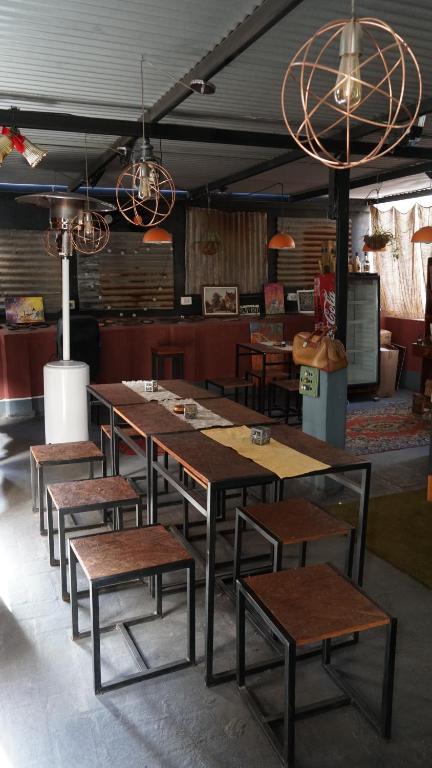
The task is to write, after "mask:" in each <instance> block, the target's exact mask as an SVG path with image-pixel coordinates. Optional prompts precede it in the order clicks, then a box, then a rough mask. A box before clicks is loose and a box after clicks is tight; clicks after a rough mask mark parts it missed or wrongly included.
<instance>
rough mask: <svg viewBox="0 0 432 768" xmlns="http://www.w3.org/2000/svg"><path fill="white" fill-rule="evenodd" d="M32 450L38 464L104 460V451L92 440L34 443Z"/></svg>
mask: <svg viewBox="0 0 432 768" xmlns="http://www.w3.org/2000/svg"><path fill="white" fill-rule="evenodd" d="M30 451H31V453H32V455H33V458H34V460H35V461H36V462H37V464H45V465H48V464H62V463H64V464H67V463H70V462H73V461H85V460H86V459H93V460H95V461H102V459H103V458H104V455H103V453H102V451H101V450H100V449H99V448H98V447H97V445H95V444H94V443H92V442H91V441H90V440H83V441H79V442H76V443H48V444H47V445H32V446H31V447H30Z"/></svg>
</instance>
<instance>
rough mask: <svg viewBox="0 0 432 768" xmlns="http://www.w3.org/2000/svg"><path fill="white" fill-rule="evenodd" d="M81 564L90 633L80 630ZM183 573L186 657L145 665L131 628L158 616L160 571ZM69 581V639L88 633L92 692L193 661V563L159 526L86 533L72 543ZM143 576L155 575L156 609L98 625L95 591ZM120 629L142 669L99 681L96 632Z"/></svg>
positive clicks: (161, 673)
mask: <svg viewBox="0 0 432 768" xmlns="http://www.w3.org/2000/svg"><path fill="white" fill-rule="evenodd" d="M77 562H79V563H80V565H81V567H82V569H83V571H84V573H85V575H86V577H87V579H88V582H89V587H90V590H89V592H90V606H91V622H92V623H91V631H90V632H89V631H87V632H81V633H80V632H79V627H78V596H79V593H78V591H77V575H76V566H77ZM182 569H186V571H187V614H188V629H187V656H186V658H184V659H180V660H179V661H174V662H170V663H169V664H164V665H162V666H159V667H155V668H149V667H148V665H147V663H146V661H145V660H144V657H143V653H142V651H141V650H140V648H139V647H138V645H137V643H136V641H135V640H134V638H133V637H132V634H131V632H130V631H129V626H134V625H136V624H139V623H140V622H143V621H148V620H149V619H150V618H155V617H160V616H162V575H163V574H164V573H169V572H172V571H178V570H182ZM69 570H70V584H71V608H72V637H73V639H74V640H76V639H77V638H79V637H84V636H88V635H89V634H91V637H92V645H93V679H94V691H95V693H101V692H102V691H110V690H114V689H115V688H120V687H121V686H123V685H128V684H130V683H136V682H138V681H140V680H147V679H148V678H151V677H157V676H159V675H163V674H165V673H166V672H173V671H174V670H178V669H182V668H183V667H187V666H189V665H190V664H195V562H194V560H193V558H192V557H191V556H190V554H189V553H188V552H187V551H186V550H185V549H184V548H183V547H182V546H181V545H180V544H179V543H178V542H177V540H176V539H175V538H174V536H172V534H171V533H169V532H168V531H167V530H166V529H165V528H164V527H163V526H162V525H155V526H148V527H146V528H136V529H133V530H128V531H121V532H117V533H105V534H104V533H102V534H99V535H97V536H85V537H84V538H80V539H72V540H71V542H70V561H69ZM145 576H149V577H156V611H155V613H154V614H152V615H150V616H145V617H142V618H138V619H133V620H132V621H129V622H128V621H124V622H118V621H117V622H116V623H115V624H112V625H110V626H108V627H100V625H99V594H100V591H101V590H102V589H103V590H104V592H105V591H106V590H110V589H115V588H116V587H118V586H119V585H121V584H126V583H128V582H131V581H136V580H137V579H141V578H143V577H145ZM110 629H118V630H120V632H121V633H122V635H123V637H125V639H126V641H127V645H128V648H129V649H130V650H131V652H132V655H133V658H134V660H135V661H136V662H137V664H138V666H139V667H140V671H139V672H137V673H135V674H132V675H129V676H127V677H125V678H123V679H122V680H120V681H116V682H113V683H108V684H104V685H103V684H102V679H101V656H100V634H101V632H106V631H108V630H110Z"/></svg>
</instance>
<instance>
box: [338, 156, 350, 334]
mask: <svg viewBox="0 0 432 768" xmlns="http://www.w3.org/2000/svg"><path fill="white" fill-rule="evenodd" d="M349 182H350V174H349V169H343V170H340V171H335V202H336V207H335V213H336V326H337V334H336V335H337V338H338V339H340V340H341V341H342V342H343V344H346V332H347V303H348V247H349Z"/></svg>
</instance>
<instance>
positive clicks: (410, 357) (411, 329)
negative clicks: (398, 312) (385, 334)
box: [381, 315, 424, 373]
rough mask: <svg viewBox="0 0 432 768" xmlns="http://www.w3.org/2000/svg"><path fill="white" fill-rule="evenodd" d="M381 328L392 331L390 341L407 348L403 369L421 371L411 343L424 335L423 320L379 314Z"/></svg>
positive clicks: (419, 362) (419, 360) (419, 359)
mask: <svg viewBox="0 0 432 768" xmlns="http://www.w3.org/2000/svg"><path fill="white" fill-rule="evenodd" d="M381 328H385V329H386V330H388V331H391V332H392V341H394V343H395V344H401V345H402V346H403V347H406V348H407V351H406V358H405V365H404V369H405V370H407V371H415V372H417V373H420V371H421V358H420V357H417V356H416V355H414V354H413V352H412V349H411V344H413V343H414V342H415V341H417V339H418V338H419V337H422V338H423V336H424V321H423V320H406V319H404V318H402V317H391V316H389V315H381Z"/></svg>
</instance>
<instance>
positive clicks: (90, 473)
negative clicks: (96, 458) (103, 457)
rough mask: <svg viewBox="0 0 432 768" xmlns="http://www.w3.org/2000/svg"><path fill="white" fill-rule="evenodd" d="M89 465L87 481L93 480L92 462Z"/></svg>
mask: <svg viewBox="0 0 432 768" xmlns="http://www.w3.org/2000/svg"><path fill="white" fill-rule="evenodd" d="M89 464H90V466H89V480H93V479H94V464H93V462H92V461H90V462H89Z"/></svg>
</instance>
